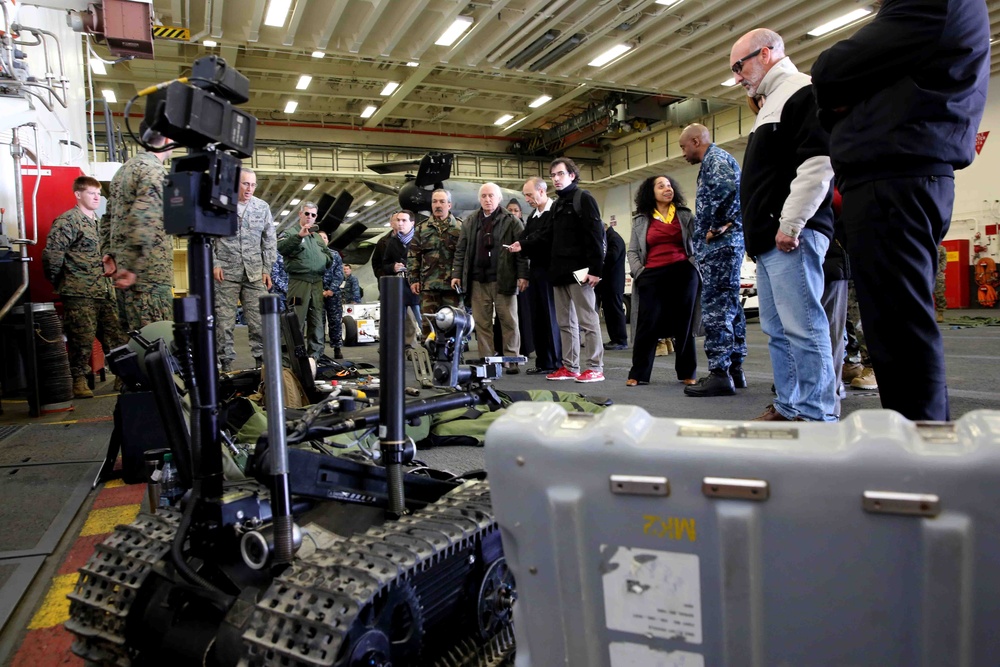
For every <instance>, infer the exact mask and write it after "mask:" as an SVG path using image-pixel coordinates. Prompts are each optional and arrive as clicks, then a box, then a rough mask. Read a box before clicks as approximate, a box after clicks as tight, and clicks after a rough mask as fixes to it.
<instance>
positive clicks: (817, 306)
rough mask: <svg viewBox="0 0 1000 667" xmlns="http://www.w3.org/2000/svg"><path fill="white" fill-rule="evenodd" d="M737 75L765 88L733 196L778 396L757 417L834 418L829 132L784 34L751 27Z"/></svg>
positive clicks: (736, 59) (736, 49)
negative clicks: (826, 269) (826, 273)
mask: <svg viewBox="0 0 1000 667" xmlns="http://www.w3.org/2000/svg"><path fill="white" fill-rule="evenodd" d="M729 62H730V66H731V69H732V70H733V74H734V75H735V78H736V83H738V84H740V85H742V86H743V87H744V88H745V89H746V91H747V95H748V96H749V97H753V98H756V97H758V96H762V98H763V99H764V102H763V105H762V106H761V108H760V113H759V114H758V116H757V119H756V122H755V123H754V127H753V130H752V131H751V133H750V138H749V141H748V143H747V148H746V153H745V154H744V158H743V173H742V178H741V180H740V202H741V204H742V207H743V232H744V239H745V242H746V251H747V254H748V255H750V256H751V257H754V258H755V259H756V260H757V294H758V297H759V299H760V326H761V330H762V331H763V332H764V333H765V334H767V336H768V339H769V341H768V349H769V351H770V353H771V365H772V367H773V370H774V386H775V391H776V393H777V397H776V398H775V400H774V404H773V405H770V406H768V407H767V409H766V410H765V411H764V413H763V414H762V415H760V416H759V417H758V418H757V419H760V420H766V421H791V420H805V421H836V416H835V415H834V390H835V379H834V377H833V356H832V354H831V351H830V333H829V326H830V325H829V321H828V320H827V317H826V313H824V312H823V306H822V304H821V302H820V300H821V298H822V296H823V259H824V257H825V256H826V251H827V248H828V247H829V245H830V238H831V237H832V236H833V211H832V209H831V208H830V202H831V199H832V196H833V184H832V181H833V169H832V167H831V166H830V156H829V144H828V142H829V137H828V135H827V134H826V133H825V132H824V131H823V130H822V128H820V126H819V121H818V119H817V116H816V101H815V99H813V95H812V90H811V88H810V85H809V77H808V76H807V75H805V74H803V73H801V72H799V71H798V70H797V69H796V68H795V65H793V64H792V62H791V60H790V59H789V58H788V57H787V56H786V55H785V45H784V42H783V41H782V39H781V36H780V35H778V34H777V33H776V32H774V31H772V30H767V29H764V28H759V29H757V30H752V31H750V32H748V33H747V34H746V35H744V36H743V37H741V38H740V39H739V40H737V42H736V44H735V45H733V49H732V51H731V53H730V56H729Z"/></svg>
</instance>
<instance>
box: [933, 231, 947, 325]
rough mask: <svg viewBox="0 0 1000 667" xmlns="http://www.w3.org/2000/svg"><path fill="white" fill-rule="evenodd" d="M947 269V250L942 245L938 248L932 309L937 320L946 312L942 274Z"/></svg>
mask: <svg viewBox="0 0 1000 667" xmlns="http://www.w3.org/2000/svg"><path fill="white" fill-rule="evenodd" d="M947 269H948V250H947V248H945V247H944V246H943V245H939V246H938V266H937V280H936V281H935V283H934V307H935V308H936V309H937V311H938V318H941V317H942V316H943V315H944V311H946V310H948V298H947V297H946V296H945V293H944V273H945V271H946V270H947Z"/></svg>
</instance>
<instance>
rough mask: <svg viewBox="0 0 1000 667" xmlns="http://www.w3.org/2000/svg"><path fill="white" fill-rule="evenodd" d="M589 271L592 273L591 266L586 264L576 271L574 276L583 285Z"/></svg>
mask: <svg viewBox="0 0 1000 667" xmlns="http://www.w3.org/2000/svg"><path fill="white" fill-rule="evenodd" d="M589 273H590V268H589V267H586V266H585V267H583V268H582V269H577V270H576V271H574V272H573V277H574V278H575V279H576V282H578V283H579V284H581V285H582V284H583V281H584V280H585V279H586V278H587V275H588V274H589Z"/></svg>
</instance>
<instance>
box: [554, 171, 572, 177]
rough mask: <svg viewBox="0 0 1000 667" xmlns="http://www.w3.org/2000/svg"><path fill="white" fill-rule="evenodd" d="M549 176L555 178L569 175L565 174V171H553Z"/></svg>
mask: <svg viewBox="0 0 1000 667" xmlns="http://www.w3.org/2000/svg"><path fill="white" fill-rule="evenodd" d="M549 176H551V177H552V178H556V177H557V176H569V174H568V173H566V172H565V171H553V172H552V173H551V174H549Z"/></svg>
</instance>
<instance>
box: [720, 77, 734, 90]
mask: <svg viewBox="0 0 1000 667" xmlns="http://www.w3.org/2000/svg"><path fill="white" fill-rule="evenodd" d="M719 85H720V86H725V87H726V88H729V87H730V86H735V85H736V77H735V76H731V77H729V78H728V79H726V80H725V81H723V82H722V83H720V84H719Z"/></svg>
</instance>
